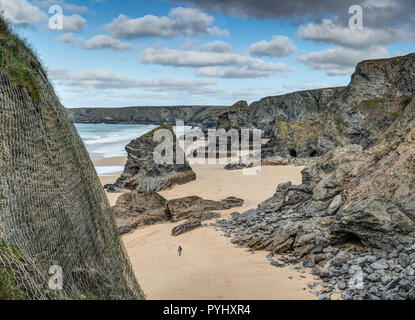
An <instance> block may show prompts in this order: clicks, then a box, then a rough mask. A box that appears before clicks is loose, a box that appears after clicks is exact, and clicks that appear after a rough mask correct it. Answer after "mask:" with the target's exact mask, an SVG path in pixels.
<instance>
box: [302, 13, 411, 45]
mask: <svg viewBox="0 0 415 320" xmlns="http://www.w3.org/2000/svg"><path fill="white" fill-rule="evenodd" d="M297 36H298V37H300V38H303V39H307V40H312V41H316V42H323V43H331V44H337V45H341V46H344V47H350V48H356V49H357V48H362V47H365V48H367V47H371V46H374V45H376V46H379V45H387V44H390V43H394V42H398V41H415V34H413V33H411V32H409V31H406V30H404V29H398V28H381V29H375V28H369V27H364V28H363V30H352V29H350V28H348V27H343V26H341V25H339V24H338V23H335V22H333V21H332V20H329V19H325V20H323V22H322V23H321V24H316V23H309V24H307V25H306V26H301V27H300V28H299V29H298V32H297Z"/></svg>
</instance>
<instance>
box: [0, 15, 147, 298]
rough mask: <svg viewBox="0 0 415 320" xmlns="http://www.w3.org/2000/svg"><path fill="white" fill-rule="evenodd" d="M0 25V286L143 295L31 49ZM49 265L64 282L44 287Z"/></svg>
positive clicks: (29, 293) (57, 294)
mask: <svg viewBox="0 0 415 320" xmlns="http://www.w3.org/2000/svg"><path fill="white" fill-rule="evenodd" d="M0 29H1V32H0V52H1V64H0V291H2V290H4V291H3V292H0V296H3V298H6V299H7V298H28V299H53V298H59V299H89V298H92V299H93V298H98V299H141V298H144V295H143V293H142V291H141V289H140V286H139V285H138V283H137V282H136V279H135V276H134V274H133V271H132V268H131V266H130V263H129V259H128V257H127V255H126V253H125V250H124V247H123V245H122V242H121V240H120V237H119V234H118V231H117V229H116V226H115V222H114V218H113V216H112V213H111V209H110V206H109V203H108V201H107V198H106V195H105V193H104V191H103V189H102V187H101V185H100V182H99V180H98V177H97V175H96V172H95V170H94V167H93V165H92V162H91V160H90V159H89V156H88V153H87V151H86V149H85V146H84V144H83V143H82V141H81V139H80V137H79V136H78V134H77V131H76V129H75V127H74V126H73V124H72V121H71V120H70V119H69V117H68V115H67V112H66V111H65V109H64V107H63V106H62V105H61V104H60V102H59V100H58V98H57V97H56V95H55V93H54V90H53V88H52V86H51V85H50V83H49V82H48V80H47V76H46V73H45V72H44V71H43V68H42V66H41V65H40V63H39V62H38V61H37V59H36V57H35V56H34V55H33V54H32V53H31V51H30V50H29V49H28V48H27V47H26V46H25V44H24V43H22V42H21V41H20V40H19V39H18V38H17V37H16V36H15V35H14V34H13V33H12V32H11V31H10V30H9V29H8V27H7V25H6V24H5V23H4V22H3V21H2V20H1V19H0ZM52 266H59V267H61V268H62V272H63V277H62V280H63V282H62V285H63V288H62V290H58V291H53V290H51V289H50V288H49V287H48V283H49V279H50V278H51V277H52V275H51V274H49V268H51V267H52ZM55 270H56V269H55ZM58 282H59V281H58ZM4 292H6V294H5V293H4ZM9 293H10V294H9Z"/></svg>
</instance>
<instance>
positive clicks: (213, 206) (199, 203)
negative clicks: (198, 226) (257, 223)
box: [167, 196, 244, 221]
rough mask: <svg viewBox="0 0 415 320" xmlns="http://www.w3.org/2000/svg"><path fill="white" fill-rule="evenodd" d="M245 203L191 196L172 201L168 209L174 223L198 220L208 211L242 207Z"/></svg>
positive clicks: (235, 199)
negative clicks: (189, 219)
mask: <svg viewBox="0 0 415 320" xmlns="http://www.w3.org/2000/svg"><path fill="white" fill-rule="evenodd" d="M243 203H244V201H243V200H242V199H239V198H235V197H229V198H226V199H224V200H221V201H213V200H205V199H202V198H200V197H198V196H191V197H185V198H179V199H173V200H170V201H169V202H168V203H167V209H168V210H169V212H170V214H171V220H172V221H179V220H183V219H188V218H198V217H201V216H203V214H204V213H206V212H207V211H212V210H226V209H230V208H234V207H240V206H242V204H243Z"/></svg>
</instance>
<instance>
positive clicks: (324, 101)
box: [249, 87, 345, 136]
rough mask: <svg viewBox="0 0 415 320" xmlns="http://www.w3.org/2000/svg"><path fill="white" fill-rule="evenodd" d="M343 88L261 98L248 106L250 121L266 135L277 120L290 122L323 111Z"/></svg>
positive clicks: (270, 132)
mask: <svg viewBox="0 0 415 320" xmlns="http://www.w3.org/2000/svg"><path fill="white" fill-rule="evenodd" d="M344 89H345V87H339V88H327V89H316V90H307V91H299V92H293V93H288V94H285V95H281V96H275V97H266V98H263V99H261V100H260V101H257V102H253V103H252V104H251V105H250V106H249V109H250V111H251V118H252V123H253V124H254V125H255V127H257V128H258V129H261V130H263V131H264V133H265V135H266V136H267V135H272V133H273V128H274V127H275V125H276V124H277V123H278V122H279V121H286V122H291V121H296V120H301V119H305V118H307V117H308V116H310V115H311V114H316V113H322V112H324V111H325V110H327V105H328V103H329V102H330V101H332V100H333V99H335V98H336V97H338V96H339V94H340V93H341V92H342V91H343V90H344Z"/></svg>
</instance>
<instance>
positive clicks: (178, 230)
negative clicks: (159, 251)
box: [171, 219, 202, 237]
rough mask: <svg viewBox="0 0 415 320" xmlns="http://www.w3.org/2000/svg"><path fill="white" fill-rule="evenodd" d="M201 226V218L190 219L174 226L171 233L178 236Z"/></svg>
mask: <svg viewBox="0 0 415 320" xmlns="http://www.w3.org/2000/svg"><path fill="white" fill-rule="evenodd" d="M201 226H202V222H201V221H200V220H197V219H190V220H188V221H186V222H184V223H182V224H180V225H178V226H176V227H174V228H173V230H172V231H171V234H172V236H174V237H177V236H178V235H181V234H183V233H186V232H189V231H192V230H194V229H197V228H200V227H201Z"/></svg>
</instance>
